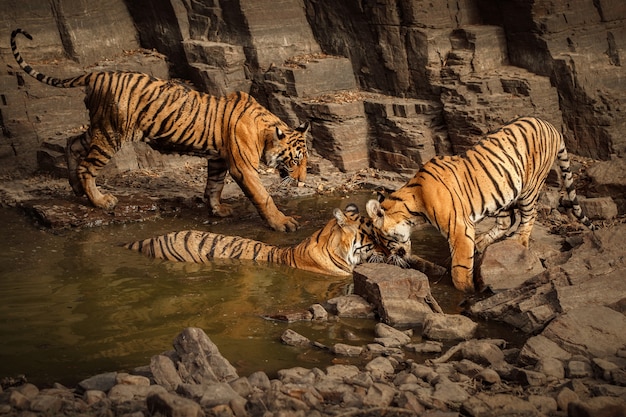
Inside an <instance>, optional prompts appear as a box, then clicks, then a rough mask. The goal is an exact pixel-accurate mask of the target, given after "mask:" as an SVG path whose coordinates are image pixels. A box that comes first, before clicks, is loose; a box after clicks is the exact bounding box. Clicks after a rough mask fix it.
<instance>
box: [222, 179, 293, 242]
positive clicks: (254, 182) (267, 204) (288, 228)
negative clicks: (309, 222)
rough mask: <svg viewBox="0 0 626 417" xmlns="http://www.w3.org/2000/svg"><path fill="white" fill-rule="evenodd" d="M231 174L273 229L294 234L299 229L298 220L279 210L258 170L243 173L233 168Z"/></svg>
mask: <svg viewBox="0 0 626 417" xmlns="http://www.w3.org/2000/svg"><path fill="white" fill-rule="evenodd" d="M230 174H231V175H232V177H233V178H234V180H235V181H236V182H237V184H239V187H241V189H242V191H243V192H244V194H245V195H246V196H247V197H248V198H249V199H250V200H251V201H252V203H253V204H254V206H255V207H256V209H257V211H258V212H259V215H260V216H261V217H262V218H263V220H265V221H266V222H267V224H268V225H269V226H270V227H271V228H272V229H274V230H276V231H279V232H293V231H295V230H297V229H298V227H299V224H298V222H297V221H296V219H294V218H293V217H290V216H285V215H284V214H283V213H281V211H280V210H278V208H277V207H276V204H275V203H274V200H273V199H272V197H271V196H270V195H269V193H268V192H267V190H266V189H265V187H264V186H263V184H262V183H261V179H260V178H259V174H258V173H257V171H256V170H246V171H245V172H243V171H239V170H236V169H232V168H231V171H230Z"/></svg>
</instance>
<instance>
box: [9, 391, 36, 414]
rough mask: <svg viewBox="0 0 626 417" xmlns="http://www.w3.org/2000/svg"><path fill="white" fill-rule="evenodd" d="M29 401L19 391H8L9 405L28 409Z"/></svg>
mask: <svg viewBox="0 0 626 417" xmlns="http://www.w3.org/2000/svg"><path fill="white" fill-rule="evenodd" d="M30 401H31V400H29V399H28V397H26V396H25V395H24V394H22V393H21V392H19V391H11V392H10V393H9V404H10V405H11V407H15V408H17V409H18V410H28V409H29V408H30Z"/></svg>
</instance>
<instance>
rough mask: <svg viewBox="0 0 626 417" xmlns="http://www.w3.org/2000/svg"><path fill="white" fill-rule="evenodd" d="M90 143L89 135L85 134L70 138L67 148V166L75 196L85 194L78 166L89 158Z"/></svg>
mask: <svg viewBox="0 0 626 417" xmlns="http://www.w3.org/2000/svg"><path fill="white" fill-rule="evenodd" d="M90 142H91V141H90V136H89V134H88V133H87V132H84V133H82V134H81V135H78V136H73V137H71V138H68V139H67V144H66V146H65V162H66V164H67V174H68V179H69V181H70V186H71V187H72V190H73V191H74V194H75V195H77V196H79V197H80V196H82V195H84V194H85V189H84V188H83V184H82V183H81V182H80V178H78V173H77V170H78V165H79V164H80V163H81V162H82V160H83V159H85V157H86V156H87V152H88V150H89V144H90Z"/></svg>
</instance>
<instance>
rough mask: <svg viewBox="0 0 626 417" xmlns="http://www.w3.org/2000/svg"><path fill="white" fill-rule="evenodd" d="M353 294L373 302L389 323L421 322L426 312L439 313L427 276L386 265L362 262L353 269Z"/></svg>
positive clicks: (409, 324) (410, 323) (384, 320)
mask: <svg viewBox="0 0 626 417" xmlns="http://www.w3.org/2000/svg"><path fill="white" fill-rule="evenodd" d="M354 293H355V294H357V295H360V296H361V297H363V298H364V299H366V300H367V301H368V302H369V303H371V304H372V305H374V308H375V309H376V311H377V312H378V314H379V315H380V317H381V319H382V321H383V322H385V323H387V324H389V325H392V326H396V325H398V326H413V325H421V324H422V323H423V322H424V319H425V318H426V316H427V315H428V314H431V313H442V310H441V307H439V304H438V303H437V301H436V300H435V299H434V297H433V296H432V294H431V292H430V284H429V282H428V277H427V276H426V275H424V274H423V273H422V272H419V271H416V270H413V269H402V268H400V267H398V266H394V265H389V264H361V265H358V266H357V267H356V268H355V269H354Z"/></svg>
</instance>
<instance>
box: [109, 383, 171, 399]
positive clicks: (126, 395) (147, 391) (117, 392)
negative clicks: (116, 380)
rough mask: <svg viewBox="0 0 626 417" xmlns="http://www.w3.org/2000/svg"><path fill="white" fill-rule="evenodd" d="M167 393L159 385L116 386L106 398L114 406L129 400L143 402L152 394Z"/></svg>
mask: <svg viewBox="0 0 626 417" xmlns="http://www.w3.org/2000/svg"><path fill="white" fill-rule="evenodd" d="M160 392H167V391H166V389H165V388H163V387H162V386H160V385H147V386H146V385H126V384H118V385H115V386H114V387H113V388H111V389H110V390H109V393H108V398H109V400H111V402H113V403H114V404H121V403H124V402H127V401H131V400H140V401H143V400H145V399H146V398H147V397H148V396H149V395H151V394H154V393H160Z"/></svg>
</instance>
